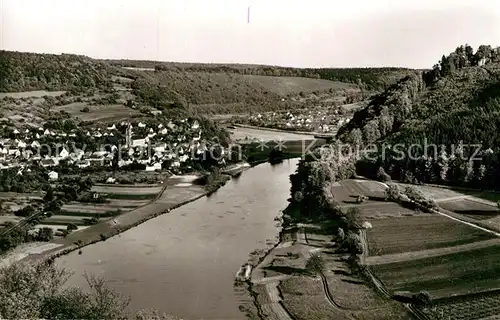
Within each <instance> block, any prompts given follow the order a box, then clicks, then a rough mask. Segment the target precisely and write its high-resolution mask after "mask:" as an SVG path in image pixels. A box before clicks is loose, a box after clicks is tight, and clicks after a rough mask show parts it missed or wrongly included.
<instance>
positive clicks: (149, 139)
mask: <svg viewBox="0 0 500 320" xmlns="http://www.w3.org/2000/svg"><path fill="white" fill-rule="evenodd" d="M117 126H118V127H121V128H123V127H126V133H125V141H122V142H124V144H123V143H120V144H119V145H102V146H100V147H98V150H92V151H89V150H82V149H80V148H77V147H75V144H74V143H73V144H72V137H73V138H75V137H77V134H76V133H75V131H74V130H73V131H72V132H69V133H67V132H59V131H56V130H49V129H43V128H37V129H31V130H30V129H25V130H19V129H16V128H14V129H13V132H12V133H13V136H14V138H4V139H0V169H6V168H16V167H19V172H20V173H22V172H23V170H24V168H25V167H27V164H34V163H38V164H40V165H41V166H43V167H48V168H52V167H56V166H58V165H60V163H61V161H63V160H64V163H67V164H73V165H76V166H77V167H79V168H87V167H90V166H111V165H112V164H113V161H116V160H118V166H119V167H123V166H127V165H130V164H132V163H134V161H135V162H137V163H140V164H143V165H145V166H146V169H145V170H146V171H155V170H161V169H162V164H163V163H164V162H165V161H166V160H169V162H168V163H169V166H170V167H171V168H180V167H181V166H182V164H183V163H185V162H187V161H188V160H190V159H192V158H194V157H199V156H200V155H201V154H204V153H205V152H206V151H207V150H208V147H207V144H206V142H205V141H202V140H201V137H202V130H201V128H200V124H199V123H198V122H197V121H193V122H191V123H189V122H188V120H187V119H183V120H179V121H178V122H177V123H174V122H172V121H170V122H169V123H166V124H158V125H155V126H154V127H153V126H148V125H147V124H145V123H142V122H139V123H138V124H136V126H134V125H132V124H131V123H126V122H122V123H120V124H117V125H115V124H113V125H111V126H108V127H106V128H99V129H97V128H96V129H95V130H94V131H93V132H90V131H87V132H85V133H83V134H84V135H86V136H88V137H90V138H95V139H96V141H100V138H102V137H106V136H111V137H112V136H118V135H119V136H120V137H121V136H123V135H122V134H119V132H120V131H119V130H118V129H117ZM80 134H81V133H80ZM11 136H12V135H11ZM44 137H45V138H46V137H57V138H61V139H63V141H65V143H64V144H59V145H57V146H58V147H57V148H56V150H50V146H44V145H42V143H41V141H45V139H44ZM52 147H53V145H52ZM44 149H45V152H43V151H44ZM115 157H118V159H115ZM51 175H52V176H51V179H57V177H56V176H55V172H54V173H51Z"/></svg>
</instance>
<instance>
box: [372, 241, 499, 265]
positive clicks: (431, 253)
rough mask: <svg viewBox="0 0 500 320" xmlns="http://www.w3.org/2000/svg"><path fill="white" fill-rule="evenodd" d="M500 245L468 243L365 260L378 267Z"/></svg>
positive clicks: (490, 242)
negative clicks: (379, 265)
mask: <svg viewBox="0 0 500 320" xmlns="http://www.w3.org/2000/svg"><path fill="white" fill-rule="evenodd" d="M496 244H500V239H491V240H484V241H479V242H473V243H468V244H464V245H458V246H454V247H446V248H438V249H428V250H420V251H411V252H404V253H396V254H386V255H382V256H371V257H367V258H366V259H365V264H366V265H378V264H387V263H396V262H404V261H407V260H416V259H423V258H431V257H438V256H442V255H446V254H451V253H458V252H463V251H469V250H473V249H482V248H486V247H489V246H492V245H496Z"/></svg>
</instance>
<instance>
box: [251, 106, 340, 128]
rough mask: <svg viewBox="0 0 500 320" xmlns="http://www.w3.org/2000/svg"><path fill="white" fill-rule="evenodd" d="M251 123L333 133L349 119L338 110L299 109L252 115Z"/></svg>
mask: <svg viewBox="0 0 500 320" xmlns="http://www.w3.org/2000/svg"><path fill="white" fill-rule="evenodd" d="M248 120H249V122H250V124H252V125H256V126H262V127H274V128H277V129H286V130H298V131H311V132H321V133H333V132H335V131H336V130H337V129H338V128H339V127H340V126H342V125H343V124H345V123H346V122H347V121H348V118H346V117H344V116H342V115H341V114H340V113H339V112H338V110H318V111H313V110H309V111H304V112H303V113H300V112H298V111H296V112H295V114H294V113H292V112H286V113H276V112H268V113H264V114H260V113H259V114H257V115H254V116H250V118H249V119H248Z"/></svg>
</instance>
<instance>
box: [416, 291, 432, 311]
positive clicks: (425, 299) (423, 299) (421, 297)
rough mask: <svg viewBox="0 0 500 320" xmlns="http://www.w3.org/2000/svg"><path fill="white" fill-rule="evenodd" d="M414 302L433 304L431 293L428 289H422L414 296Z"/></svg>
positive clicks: (424, 304) (424, 305)
mask: <svg viewBox="0 0 500 320" xmlns="http://www.w3.org/2000/svg"><path fill="white" fill-rule="evenodd" d="M413 303H414V304H416V305H418V306H423V307H426V306H429V305H431V304H432V298H431V295H430V294H429V293H428V292H427V291H420V292H419V293H417V294H416V295H414V296H413Z"/></svg>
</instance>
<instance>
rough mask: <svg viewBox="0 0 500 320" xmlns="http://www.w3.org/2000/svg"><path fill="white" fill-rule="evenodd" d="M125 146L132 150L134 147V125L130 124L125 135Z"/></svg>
mask: <svg viewBox="0 0 500 320" xmlns="http://www.w3.org/2000/svg"><path fill="white" fill-rule="evenodd" d="M125 144H126V145H127V148H128V149H130V148H131V147H132V125H131V124H130V122H129V123H128V125H127V131H126V133H125Z"/></svg>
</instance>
